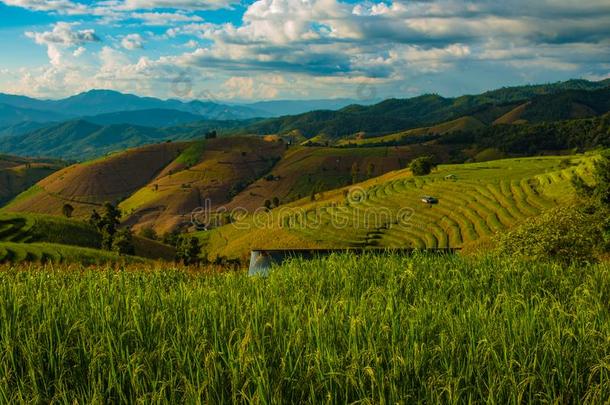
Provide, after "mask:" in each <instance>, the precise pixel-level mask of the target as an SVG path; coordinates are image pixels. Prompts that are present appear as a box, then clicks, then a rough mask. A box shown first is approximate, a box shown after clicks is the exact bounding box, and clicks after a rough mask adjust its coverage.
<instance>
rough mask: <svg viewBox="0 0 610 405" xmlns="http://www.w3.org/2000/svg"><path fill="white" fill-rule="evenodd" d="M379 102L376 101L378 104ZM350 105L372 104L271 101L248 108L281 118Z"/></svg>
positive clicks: (340, 101) (338, 101)
mask: <svg viewBox="0 0 610 405" xmlns="http://www.w3.org/2000/svg"><path fill="white" fill-rule="evenodd" d="M378 101H379V100H377V102H378ZM352 104H369V105H370V104H374V102H370V103H363V100H354V99H348V98H337V99H331V100H272V101H260V102H258V103H252V104H248V105H247V106H248V107H252V108H255V109H256V110H262V111H265V112H266V113H267V115H266V116H271V117H281V116H283V115H296V114H303V113H307V112H311V111H316V110H340V109H342V108H344V107H347V106H348V105H352Z"/></svg>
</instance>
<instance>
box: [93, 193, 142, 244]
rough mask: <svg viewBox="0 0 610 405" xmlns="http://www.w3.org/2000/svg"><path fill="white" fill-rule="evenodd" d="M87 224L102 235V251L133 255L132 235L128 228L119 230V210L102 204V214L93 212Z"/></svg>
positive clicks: (109, 204)
mask: <svg viewBox="0 0 610 405" xmlns="http://www.w3.org/2000/svg"><path fill="white" fill-rule="evenodd" d="M89 223H90V224H91V225H92V226H93V227H95V228H96V229H97V230H99V231H100V233H101V234H102V246H101V248H102V249H104V250H109V251H113V252H116V253H118V254H121V255H133V254H134V253H135V248H134V245H133V233H132V232H131V229H130V228H126V227H124V228H120V224H121V210H120V209H118V208H117V207H115V206H114V205H112V204H111V203H108V202H107V203H105V204H104V207H103V213H102V214H100V213H98V212H97V210H93V212H92V213H91V216H90V217H89Z"/></svg>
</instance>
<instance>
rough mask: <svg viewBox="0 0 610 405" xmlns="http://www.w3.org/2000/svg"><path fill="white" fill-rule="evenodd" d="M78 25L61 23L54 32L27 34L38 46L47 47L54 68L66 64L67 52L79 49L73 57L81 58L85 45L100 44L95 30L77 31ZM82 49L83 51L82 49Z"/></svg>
mask: <svg viewBox="0 0 610 405" xmlns="http://www.w3.org/2000/svg"><path fill="white" fill-rule="evenodd" d="M75 25H76V24H70V23H66V22H59V23H57V24H55V25H54V26H53V30H51V31H45V32H26V33H25V35H26V36H27V37H28V38H31V39H33V40H34V42H35V43H36V44H38V45H44V46H46V47H47V55H48V57H49V62H50V63H51V65H53V66H60V65H61V64H62V63H64V57H65V55H64V54H65V53H66V52H65V51H66V50H68V49H70V48H74V47H77V49H75V50H74V51H73V52H72V55H73V56H75V57H79V56H81V55H82V54H83V53H84V47H83V45H85V44H87V43H92V42H100V41H101V40H100V38H99V37H98V36H97V35H96V34H95V31H94V30H91V29H86V30H77V31H74V30H73V29H72V28H73V27H74V26H75ZM81 48H82V49H81Z"/></svg>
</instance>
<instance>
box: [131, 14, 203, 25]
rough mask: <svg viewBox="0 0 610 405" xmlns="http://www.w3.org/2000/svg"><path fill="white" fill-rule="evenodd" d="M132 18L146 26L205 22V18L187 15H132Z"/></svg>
mask: <svg viewBox="0 0 610 405" xmlns="http://www.w3.org/2000/svg"><path fill="white" fill-rule="evenodd" d="M131 17H132V18H134V19H137V20H142V23H143V24H144V25H156V26H168V25H174V24H177V23H193V22H200V21H203V18H201V17H199V16H196V15H188V14H185V13H159V12H154V13H132V14H131Z"/></svg>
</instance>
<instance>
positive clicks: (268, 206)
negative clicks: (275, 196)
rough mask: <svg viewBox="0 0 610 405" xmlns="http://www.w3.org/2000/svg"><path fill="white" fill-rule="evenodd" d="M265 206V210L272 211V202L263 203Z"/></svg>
mask: <svg viewBox="0 0 610 405" xmlns="http://www.w3.org/2000/svg"><path fill="white" fill-rule="evenodd" d="M263 205H264V206H265V208H266V209H267V210H270V209H271V201H270V200H265V202H264V203H263Z"/></svg>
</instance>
